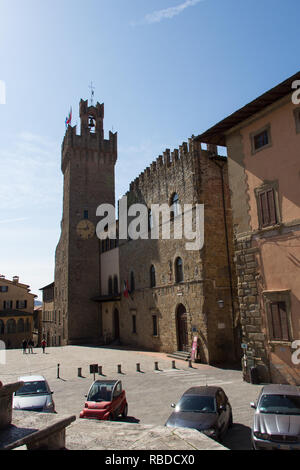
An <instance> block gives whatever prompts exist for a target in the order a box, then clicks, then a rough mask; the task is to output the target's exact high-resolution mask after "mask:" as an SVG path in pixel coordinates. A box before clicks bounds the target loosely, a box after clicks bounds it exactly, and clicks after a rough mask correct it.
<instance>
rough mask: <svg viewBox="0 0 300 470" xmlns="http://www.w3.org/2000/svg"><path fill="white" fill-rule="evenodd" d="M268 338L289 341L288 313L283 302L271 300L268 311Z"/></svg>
mask: <svg viewBox="0 0 300 470" xmlns="http://www.w3.org/2000/svg"><path fill="white" fill-rule="evenodd" d="M269 331H270V337H271V338H270V339H272V340H275V341H276V340H277V341H290V333H289V324H288V314H287V308H286V303H285V302H271V303H270V311H269Z"/></svg>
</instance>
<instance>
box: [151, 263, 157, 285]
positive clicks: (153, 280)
mask: <svg viewBox="0 0 300 470" xmlns="http://www.w3.org/2000/svg"><path fill="white" fill-rule="evenodd" d="M155 286H156V278H155V267H154V266H153V265H152V266H151V268H150V287H155Z"/></svg>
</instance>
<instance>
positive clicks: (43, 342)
mask: <svg viewBox="0 0 300 470" xmlns="http://www.w3.org/2000/svg"><path fill="white" fill-rule="evenodd" d="M45 348H46V340H45V338H43V340H42V349H43V353H44V354H45Z"/></svg>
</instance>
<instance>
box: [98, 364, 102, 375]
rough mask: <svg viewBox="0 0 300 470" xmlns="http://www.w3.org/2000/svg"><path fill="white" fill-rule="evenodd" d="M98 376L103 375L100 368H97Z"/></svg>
mask: <svg viewBox="0 0 300 470" xmlns="http://www.w3.org/2000/svg"><path fill="white" fill-rule="evenodd" d="M98 374H99V375H103V374H102V366H99V367H98Z"/></svg>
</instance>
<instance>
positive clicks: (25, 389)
mask: <svg viewBox="0 0 300 470" xmlns="http://www.w3.org/2000/svg"><path fill="white" fill-rule="evenodd" d="M47 393H49V390H48V387H47V385H46V382H45V381H42V380H37V381H36V382H24V385H23V386H22V387H21V388H19V390H17V391H16V393H15V394H16V396H24V395H45V394H47Z"/></svg>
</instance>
